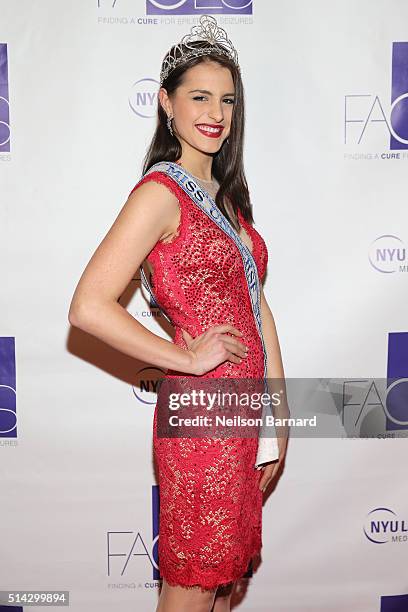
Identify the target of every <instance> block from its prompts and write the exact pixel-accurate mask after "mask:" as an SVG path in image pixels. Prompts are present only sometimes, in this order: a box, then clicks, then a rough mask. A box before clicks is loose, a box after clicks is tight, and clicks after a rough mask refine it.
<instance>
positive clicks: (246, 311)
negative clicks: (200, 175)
mask: <svg viewBox="0 0 408 612" xmlns="http://www.w3.org/2000/svg"><path fill="white" fill-rule="evenodd" d="M146 181H156V182H159V183H161V184H163V185H165V186H167V187H168V189H170V190H171V191H172V192H173V193H174V194H175V195H176V197H177V198H178V202H179V208H180V223H179V226H178V229H177V232H176V235H175V237H173V238H172V239H171V241H170V242H163V241H158V242H157V243H156V244H155V246H154V248H153V249H152V250H151V251H150V253H149V254H148V256H147V260H148V262H149V263H150V265H151V267H152V268H153V273H152V278H151V284H152V289H153V291H154V294H155V297H156V298H157V301H158V303H159V304H160V306H162V307H163V308H164V310H165V311H166V313H167V314H168V315H169V316H170V318H171V320H172V321H173V322H174V324H175V327H176V329H175V336H174V339H173V342H174V343H175V344H177V345H179V346H181V347H183V348H186V344H185V342H184V339H183V336H182V333H181V328H183V329H185V330H187V331H188V332H189V333H190V334H191V335H192V336H193V337H196V336H197V335H199V334H201V333H203V332H204V331H205V330H207V329H208V328H209V327H211V326H213V325H218V324H221V323H230V324H231V325H233V326H234V327H237V328H238V329H239V330H241V331H242V332H243V333H244V335H243V336H242V338H240V339H241V340H242V342H244V344H246V345H247V346H248V356H247V357H246V358H244V359H243V360H242V362H241V363H240V364H234V363H232V362H229V361H228V362H224V363H222V364H220V365H219V366H218V367H217V368H214V369H213V370H211V371H210V372H208V373H206V374H204V376H203V377H205V378H217V377H223V378H225V377H234V378H239V377H241V378H246V377H248V378H249V377H257V378H262V377H263V374H264V357H263V351H262V344H261V340H260V338H259V334H258V331H257V327H256V323H255V320H254V316H253V312H252V307H251V302H250V298H249V294H248V288H247V284H246V279H245V275H244V268H243V262H242V258H241V255H240V252H239V250H238V248H237V246H236V245H235V243H234V242H233V240H232V239H231V238H229V237H228V236H227V235H226V234H225V233H224V232H223V231H222V230H221V229H219V228H218V227H217V225H216V224H215V223H214V221H212V220H211V219H209V218H208V217H207V215H206V214H205V213H204V212H203V211H201V210H200V209H199V208H198V206H197V205H196V204H195V203H194V202H192V200H191V199H190V198H189V196H187V195H186V194H185V192H184V191H183V189H182V188H181V187H179V186H178V185H177V184H176V183H175V182H174V181H173V180H172V179H170V178H169V177H168V176H167V175H166V174H165V173H162V172H158V171H154V172H152V173H151V174H149V175H147V176H145V177H144V178H143V179H142V180H141V181H139V183H138V184H137V185H136V187H135V188H134V189H136V188H137V187H138V186H140V185H141V184H143V183H144V182H146ZM239 220H240V224H241V226H243V227H244V229H245V230H246V232H247V234H248V235H249V236H250V238H251V241H252V252H253V256H254V259H255V261H256V264H257V267H258V273H259V277H260V278H261V279H262V277H263V276H264V273H265V270H266V265H267V259H268V252H267V248H266V244H265V242H264V240H263V238H262V237H261V236H260V235H259V234H258V232H257V231H256V230H255V228H253V227H252V226H251V225H250V224H249V223H247V222H246V221H245V220H244V218H243V217H242V215H241V213H239ZM177 374H178V375H179V376H180V373H179V372H178V373H177V372H175V371H174V370H168V371H167V375H168V376H172V375H174V376H177ZM185 376H189V374H185ZM153 445H154V454H155V459H156V461H157V466H158V474H159V491H160V516H159V567H160V573H161V575H162V577H164V578H165V579H166V581H167V582H168V583H169V584H170V585H181V586H184V587H191V586H200V587H201V588H202V589H213V588H215V587H217V586H218V585H222V584H225V583H228V582H230V581H232V580H236V579H238V578H240V577H241V576H242V575H243V574H245V573H246V571H247V569H248V564H249V562H250V560H251V558H252V556H253V555H254V554H256V553H257V552H259V550H260V548H261V546H262V534H261V530H262V491H260V490H259V487H258V483H259V480H260V477H261V475H262V471H261V470H256V469H255V467H254V464H255V460H256V453H257V445H258V440H257V438H255V437H252V438H239V439H236V438H233V439H232V438H224V439H220V438H218V439H215V438H213V439H211V438H201V439H200V438H162V437H159V436H158V435H157V405H156V409H155V413H154V420H153Z"/></svg>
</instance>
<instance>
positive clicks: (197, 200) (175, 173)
mask: <svg viewBox="0 0 408 612" xmlns="http://www.w3.org/2000/svg"><path fill="white" fill-rule="evenodd" d="M151 172H163V173H164V174H166V175H167V176H169V177H170V178H171V179H173V180H174V181H175V183H177V185H179V186H180V187H181V188H182V189H183V190H184V192H185V193H186V194H187V195H188V196H190V198H191V200H192V201H193V202H194V204H196V205H197V206H198V207H199V208H200V209H201V210H202V211H203V212H204V213H205V214H206V215H207V216H208V217H209V218H210V219H211V220H212V221H213V222H214V223H215V224H216V225H217V226H218V227H219V228H220V229H221V230H222V231H223V232H224V233H225V234H227V236H229V237H230V238H231V240H233V241H234V243H235V245H236V246H237V248H238V250H239V252H240V254H241V257H242V262H243V266H244V273H245V278H246V282H247V286H248V293H249V297H250V302H251V306H252V312H253V315H254V319H255V323H256V327H257V330H258V334H259V337H260V339H261V343H262V351H263V355H264V380H265V391H266V392H268V385H267V352H266V348H265V342H264V338H263V333H262V319H261V291H260V281H259V275H258V269H257V266H256V262H255V259H254V257H253V255H252V253H251V251H250V249H249V248H248V247H247V245H246V244H245V243H244V242H243V241H242V239H241V238H240V236H239V235H238V233H237V232H236V231H235V229H234V228H233V227H232V225H231V224H230V222H229V221H228V219H227V218H226V217H225V216H224V215H223V213H222V212H221V211H220V209H219V208H218V206H217V205H216V203H215V202H214V200H213V198H212V197H211V196H210V194H209V193H208V192H207V191H206V190H205V189H204V188H203V187H202V186H201V185H199V184H198V183H197V181H196V180H195V178H194V177H193V176H192V175H191V174H190V173H189V172H188V171H187V170H185V168H183V167H181V166H180V165H179V164H176V163H175V162H168V161H163V162H158V163H157V164H154V165H153V166H152V167H151V168H149V170H148V171H147V172H146V173H145V174H144V176H146V175H148V174H150V173H151ZM140 272H141V278H142V283H143V285H144V287H145V288H146V289H147V291H148V292H149V294H150V296H151V298H152V300H153V302H154V303H155V304H157V306H158V307H159V308H160V310H161V311H162V313H163V315H164V316H165V318H166V319H167V320H168V321H170V322H171V323H172V321H171V319H170V317H169V316H168V315H167V314H166V313H165V312H164V310H163V309H162V308H161V307H160V305H159V303H158V302H157V300H156V298H155V296H154V293H153V291H152V288H151V287H150V284H149V281H148V280H147V277H146V275H145V273H144V270H143V266H141V267H140ZM265 416H266V409H265V406H264V407H263V418H264V419H265ZM260 430H261V431H262V427H261V428H260ZM278 456H279V451H278V446H277V441H276V437H274V438H271V437H261V436H260V437H259V442H258V454H257V460H256V463H255V466H256V467H257V466H258V465H260V464H261V463H265V462H267V461H274V460H275V459H277V458H278Z"/></svg>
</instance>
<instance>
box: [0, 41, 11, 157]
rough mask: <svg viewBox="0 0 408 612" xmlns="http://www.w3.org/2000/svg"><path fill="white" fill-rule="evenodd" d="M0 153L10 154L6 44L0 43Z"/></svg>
mask: <svg viewBox="0 0 408 612" xmlns="http://www.w3.org/2000/svg"><path fill="white" fill-rule="evenodd" d="M0 152H2V153H9V152H10V108H9V88H8V60H7V44H6V43H0Z"/></svg>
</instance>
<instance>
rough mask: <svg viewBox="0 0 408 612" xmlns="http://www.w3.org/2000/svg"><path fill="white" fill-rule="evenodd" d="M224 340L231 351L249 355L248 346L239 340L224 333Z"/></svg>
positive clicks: (242, 355)
mask: <svg viewBox="0 0 408 612" xmlns="http://www.w3.org/2000/svg"><path fill="white" fill-rule="evenodd" d="M222 341H223V343H224V345H225V346H226V348H227V349H228V350H229V351H230V352H231V353H235V354H236V355H238V356H239V357H247V355H248V347H247V346H245V344H243V343H242V342H240V341H239V340H235V339H234V338H231V336H227V335H223V338H222Z"/></svg>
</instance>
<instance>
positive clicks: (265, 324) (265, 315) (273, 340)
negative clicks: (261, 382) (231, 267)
mask: <svg viewBox="0 0 408 612" xmlns="http://www.w3.org/2000/svg"><path fill="white" fill-rule="evenodd" d="M261 319H262V331H263V337H264V342H265V348H266V352H267V357H268V372H267V377H268V378H284V377H285V374H284V371H283V363H282V355H281V350H280V345H279V340H278V334H277V331H276V325H275V319H274V318H273V315H272V312H271V309H270V308H269V305H268V302H267V301H266V297H265V294H264V291H263V287H262V285H261Z"/></svg>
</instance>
